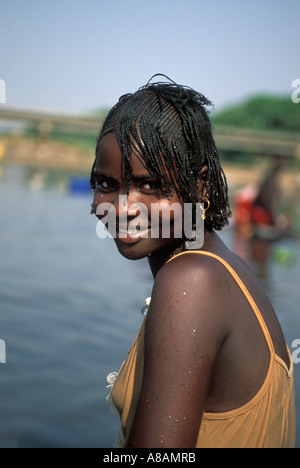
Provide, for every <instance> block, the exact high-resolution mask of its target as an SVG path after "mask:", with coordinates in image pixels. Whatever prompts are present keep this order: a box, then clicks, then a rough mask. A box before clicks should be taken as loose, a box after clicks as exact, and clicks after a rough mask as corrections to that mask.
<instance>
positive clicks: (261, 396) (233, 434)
mask: <svg viewBox="0 0 300 468" xmlns="http://www.w3.org/2000/svg"><path fill="white" fill-rule="evenodd" d="M186 254H201V255H207V256H210V257H213V258H215V259H216V260H218V261H219V262H221V263H222V264H223V265H224V267H225V268H226V269H227V270H228V271H229V273H230V274H231V275H232V276H233V278H234V279H235V281H236V282H237V284H238V285H239V287H240V289H241V291H242V292H243V294H244V295H245V297H246V298H247V300H248V302H249V304H250V306H251V307H252V309H253V312H254V314H255V316H256V318H257V320H258V322H259V324H260V326H261V329H262V331H263V334H264V336H265V339H266V342H267V344H268V348H269V351H270V364H269V369H268V373H267V376H266V378H265V381H264V383H263V385H262V387H261V389H260V390H259V391H258V393H257V394H256V395H255V396H254V397H253V398H252V399H251V400H250V401H249V402H248V403H246V404H245V405H243V406H242V407H240V408H237V409H234V410H232V411H228V412H224V413H207V412H204V414H203V418H202V422H201V426H200V430H199V435H198V440H197V445H196V448H294V446H295V397H294V378H293V362H292V359H291V355H290V352H289V356H290V366H289V369H288V368H287V366H286V364H285V362H284V361H283V360H282V359H281V358H280V357H279V356H277V355H276V353H275V350H274V346H273V342H272V339H271V336H270V333H269V330H268V328H267V326H266V324H265V321H264V319H263V317H262V315H261V313H260V311H259V309H258V307H257V306H256V304H255V302H254V300H253V299H252V296H251V295H250V293H249V292H248V290H247V288H246V287H245V285H244V283H243V282H242V281H241V279H240V277H239V276H238V275H237V273H236V272H235V271H234V270H233V269H232V268H231V266H230V265H229V264H228V263H227V262H226V261H225V260H223V259H222V258H221V257H218V256H216V255H214V254H212V253H210V252H204V251H186V252H182V253H181V254H179V255H186ZM179 255H177V256H179ZM177 256H175V257H173V258H172V259H171V260H173V259H174V258H176V257H177ZM171 260H169V261H171ZM146 319H147V317H145V319H144V321H143V324H142V326H141V328H140V331H139V333H138V334H137V337H136V339H135V341H134V343H133V345H132V347H131V349H130V351H129V353H128V356H127V359H126V360H125V361H124V363H123V364H122V367H121V369H120V371H119V373H118V374H116V380H115V382H114V383H113V385H111V387H112V391H111V394H110V400H111V403H112V404H113V406H114V407H115V408H116V409H117V411H118V412H119V414H120V417H121V424H122V431H120V432H119V441H117V443H116V445H115V446H116V447H122V446H126V441H127V439H128V437H129V434H130V429H131V426H132V422H133V418H134V414H135V410H136V407H137V403H138V399H139V394H140V390H141V386H142V379H143V362H144V333H145V324H146ZM152 448H155V447H152Z"/></svg>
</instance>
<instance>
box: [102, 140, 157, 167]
mask: <svg viewBox="0 0 300 468" xmlns="http://www.w3.org/2000/svg"><path fill="white" fill-rule="evenodd" d="M130 165H131V170H132V174H135V175H140V174H150V171H149V169H148V168H147V166H146V163H145V161H144V160H143V158H142V156H141V155H140V154H137V152H136V151H134V149H133V150H132V152H131V161H130ZM95 170H96V171H99V170H109V171H110V172H111V173H113V172H115V173H120V171H122V173H123V174H124V160H123V157H122V152H121V149H120V146H119V144H118V141H117V137H116V135H115V133H108V134H106V135H105V136H104V137H103V138H102V139H101V141H100V143H99V146H98V150H97V158H96V164H95Z"/></svg>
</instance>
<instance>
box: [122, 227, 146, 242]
mask: <svg viewBox="0 0 300 468" xmlns="http://www.w3.org/2000/svg"><path fill="white" fill-rule="evenodd" d="M149 230H150V228H149V227H147V228H142V229H140V230H137V229H130V228H129V229H126V228H125V229H123V228H118V229H117V236H116V238H117V239H118V240H119V241H120V242H124V243H125V244H134V243H135V242H137V241H138V240H140V239H141V238H148V237H149V235H148V233H149Z"/></svg>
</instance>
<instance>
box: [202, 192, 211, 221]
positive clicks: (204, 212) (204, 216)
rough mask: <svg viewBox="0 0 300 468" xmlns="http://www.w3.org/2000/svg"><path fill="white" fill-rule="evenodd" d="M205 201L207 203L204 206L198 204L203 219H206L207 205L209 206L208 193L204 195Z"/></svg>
mask: <svg viewBox="0 0 300 468" xmlns="http://www.w3.org/2000/svg"><path fill="white" fill-rule="evenodd" d="M205 203H207V205H206V208H202V206H201V205H200V207H201V210H202V211H203V214H202V219H203V220H205V219H206V212H207V210H208V209H209V207H210V201H209V194H207V195H206V200H205Z"/></svg>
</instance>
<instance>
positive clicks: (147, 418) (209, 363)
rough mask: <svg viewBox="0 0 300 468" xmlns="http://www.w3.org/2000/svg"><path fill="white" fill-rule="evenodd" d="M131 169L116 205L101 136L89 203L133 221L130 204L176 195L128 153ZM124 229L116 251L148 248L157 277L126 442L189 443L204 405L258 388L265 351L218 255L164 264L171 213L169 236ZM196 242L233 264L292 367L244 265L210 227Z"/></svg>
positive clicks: (233, 404) (115, 158)
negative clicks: (139, 385)
mask: <svg viewBox="0 0 300 468" xmlns="http://www.w3.org/2000/svg"><path fill="white" fill-rule="evenodd" d="M132 172H133V182H132V185H131V187H130V190H129V193H128V199H127V203H126V204H125V205H123V204H122V203H120V201H119V196H120V195H127V192H128V187H127V182H126V176H125V172H124V167H123V164H122V157H121V152H120V148H119V146H118V143H117V140H116V138H115V136H114V135H113V134H108V135H106V136H105V137H104V138H103V139H102V142H101V144H100V147H99V152H98V154H97V160H96V165H95V179H96V190H95V195H94V201H93V208H94V211H95V212H96V211H97V207H99V206H100V205H101V204H102V203H110V204H113V205H114V207H115V210H116V216H117V224H118V223H119V222H120V220H121V219H122V217H123V215H124V213H125V214H126V215H128V222H130V221H132V220H134V218H135V217H136V214H135V215H133V214H132V213H131V214H130V213H129V208H130V205H131V204H132V203H143V204H144V205H145V206H146V207H147V209H148V213H150V212H151V203H166V204H173V203H174V202H178V201H179V200H178V197H177V195H176V194H175V193H174V194H173V195H172V196H171V197H169V198H168V197H167V196H166V195H164V194H163V192H162V190H161V187H159V185H158V183H157V181H156V180H155V179H154V178H153V177H152V176H151V174H150V173H149V171H148V169H147V168H146V167H145V165H144V164H143V162H142V161H141V160H140V159H139V158H138V157H137V156H135V155H133V157H132ZM100 218H101V219H103V216H100ZM144 222H145V220H144ZM147 223H148V225H147V226H145V225H143V228H145V229H150V230H151V219H150V218H149V217H148V219H147ZM123 227H124V226H123ZM119 232H120V231H119ZM129 237H130V236H126V235H125V238H123V239H122V238H121V236H120V235H119V236H117V238H116V239H114V240H115V243H116V246H117V248H118V250H119V252H120V253H121V254H122V255H123V256H124V257H126V258H128V259H131V260H136V259H140V258H144V257H148V260H149V265H150V268H151V270H152V273H153V276H154V278H155V280H154V286H153V291H152V299H151V305H150V308H149V311H148V314H147V326H146V333H145V353H144V374H143V384H142V388H141V391H140V398H139V402H138V406H137V409H136V413H135V417H134V421H133V424H132V428H131V431H130V437H129V440H128V443H127V447H149V448H154V447H161V448H163V447H177V448H180V447H182V448H187V447H195V444H196V440H197V436H198V432H199V427H200V424H201V419H202V414H203V412H204V411H208V412H214V413H216V412H217V413H218V412H226V411H230V410H232V409H234V408H239V407H240V406H242V405H244V404H245V403H247V402H249V401H250V400H251V398H253V397H254V396H255V395H256V393H257V392H258V391H259V389H260V388H261V386H262V384H263V382H264V379H265V377H266V374H267V371H268V367H269V361H270V356H269V350H268V347H267V344H266V341H265V338H264V336H263V334H262V332H261V328H260V326H259V324H258V322H257V319H256V318H255V316H254V313H253V311H252V309H251V307H250V305H249V303H248V302H247V300H246V299H245V297H244V295H243V294H242V293H241V291H240V289H239V287H238V286H237V284H236V282H235V281H234V279H233V278H232V277H231V275H230V274H229V273H228V272H227V271H226V270H225V269H224V267H223V266H222V265H221V264H220V263H219V262H217V261H216V260H215V259H213V258H210V257H204V256H202V255H196V254H195V255H193V254H192V255H184V256H181V257H177V258H176V259H174V260H173V261H172V262H170V263H168V264H165V263H166V260H167V259H169V258H171V257H172V256H173V255H174V254H177V253H179V252H181V251H183V250H184V249H185V245H184V241H183V239H180V238H179V239H176V238H174V219H172V220H171V229H170V237H169V238H151V235H149V236H148V237H147V238H143V237H139V236H138V234H137V237H136V238H135V239H134V241H132V239H129ZM201 250H204V251H208V252H211V253H214V254H215V255H218V256H220V257H222V258H223V259H224V260H226V261H227V262H228V263H229V264H230V265H231V266H232V268H233V269H234V270H235V271H236V272H237V274H238V275H239V276H240V278H241V279H242V281H243V282H244V284H245V285H246V287H247V289H248V291H249V292H250V294H251V295H252V297H253V299H254V301H255V302H256V304H257V306H258V308H259V310H260V311H261V314H262V316H263V318H264V320H265V322H266V324H267V327H268V329H269V332H270V335H271V338H272V340H273V343H274V346H275V351H276V353H277V354H278V355H279V356H280V357H281V358H282V359H283V360H284V361H285V362H286V364H287V365H288V366H289V365H290V363H289V357H288V354H287V350H286V347H285V340H284V337H283V334H282V331H281V328H280V325H279V323H278V320H277V318H276V315H275V313H274V311H273V309H272V306H271V305H270V303H269V301H268V300H267V299H266V297H265V294H264V292H263V291H261V289H260V287H259V286H258V284H257V282H256V279H255V278H254V276H253V275H252V273H251V271H250V270H249V268H248V266H247V265H246V264H245V263H244V262H243V261H242V260H241V259H240V258H239V257H237V256H236V255H234V254H233V253H232V252H231V251H230V250H229V249H228V248H227V247H226V246H225V245H224V244H223V242H222V241H221V240H220V238H219V237H218V236H217V234H216V233H214V232H211V233H210V232H206V233H205V236H204V245H203V247H202V249H201ZM233 382H234V385H233ZM157 428H159V431H158V430H157ZM162 435H163V437H162Z"/></svg>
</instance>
